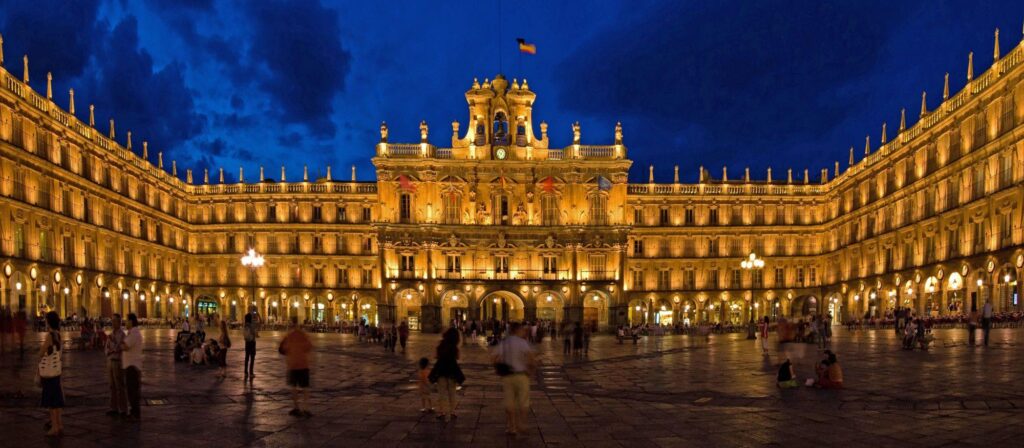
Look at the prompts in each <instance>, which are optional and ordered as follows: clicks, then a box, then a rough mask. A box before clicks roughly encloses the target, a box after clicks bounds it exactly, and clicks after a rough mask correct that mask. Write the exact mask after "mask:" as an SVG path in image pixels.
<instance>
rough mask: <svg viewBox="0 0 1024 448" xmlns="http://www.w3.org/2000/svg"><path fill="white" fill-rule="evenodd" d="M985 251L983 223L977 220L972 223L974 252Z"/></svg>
mask: <svg viewBox="0 0 1024 448" xmlns="http://www.w3.org/2000/svg"><path fill="white" fill-rule="evenodd" d="M984 251H985V223H984V221H979V222H976V223H974V253H976V254H977V253H980V252H984Z"/></svg>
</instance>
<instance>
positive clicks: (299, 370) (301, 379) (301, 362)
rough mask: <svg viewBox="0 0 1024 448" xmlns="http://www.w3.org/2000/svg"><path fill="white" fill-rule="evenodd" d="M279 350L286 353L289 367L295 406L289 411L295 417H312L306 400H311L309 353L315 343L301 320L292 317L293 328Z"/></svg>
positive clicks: (285, 359)
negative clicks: (310, 338)
mask: <svg viewBox="0 0 1024 448" xmlns="http://www.w3.org/2000/svg"><path fill="white" fill-rule="evenodd" d="M278 351H279V352H280V353H281V354H282V355H284V362H285V365H286V366H287V368H288V386H290V387H291V388H292V403H294V405H295V407H294V408H293V409H292V410H291V412H289V413H288V415H291V416H294V417H310V416H312V415H313V414H312V413H310V412H309V409H308V407H307V404H306V402H307V401H309V354H310V353H311V352H312V351H313V343H312V342H311V341H310V340H309V336H307V335H306V332H305V331H302V327H301V326H299V320H298V319H297V318H295V317H293V318H292V325H291V329H290V330H289V331H288V335H287V336H285V337H284V339H283V340H282V341H281V345H280V346H279V347H278Z"/></svg>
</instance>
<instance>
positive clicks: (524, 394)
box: [492, 323, 536, 435]
mask: <svg viewBox="0 0 1024 448" xmlns="http://www.w3.org/2000/svg"><path fill="white" fill-rule="evenodd" d="M509 333H510V334H509V337H507V338H505V339H504V340H503V341H501V343H500V344H498V346H497V347H495V348H494V351H493V352H492V356H493V359H494V362H495V364H504V365H506V366H508V368H507V369H505V372H504V373H506V374H505V376H503V377H502V378H501V386H502V391H503V392H504V396H505V418H506V422H507V425H506V428H505V432H506V433H508V434H510V435H515V434H517V433H518V432H520V431H522V430H523V425H524V424H525V422H526V413H527V411H529V409H530V375H531V374H532V373H533V370H534V368H535V367H536V366H535V360H534V354H533V347H530V343H529V342H526V327H524V326H523V325H522V324H519V323H513V324H512V327H511V331H510V332H509Z"/></svg>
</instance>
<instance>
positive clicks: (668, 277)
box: [658, 269, 672, 290]
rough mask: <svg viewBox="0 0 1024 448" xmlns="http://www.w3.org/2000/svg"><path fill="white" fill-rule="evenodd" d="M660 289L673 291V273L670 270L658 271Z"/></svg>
mask: <svg viewBox="0 0 1024 448" xmlns="http://www.w3.org/2000/svg"><path fill="white" fill-rule="evenodd" d="M658 289H659V290H668V289H672V271H670V270H668V269H664V270H661V271H658Z"/></svg>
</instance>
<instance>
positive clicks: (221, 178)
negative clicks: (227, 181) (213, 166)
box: [219, 167, 224, 183]
mask: <svg viewBox="0 0 1024 448" xmlns="http://www.w3.org/2000/svg"><path fill="white" fill-rule="evenodd" d="M219 179H220V183H224V167H221V168H220V177H219Z"/></svg>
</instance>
